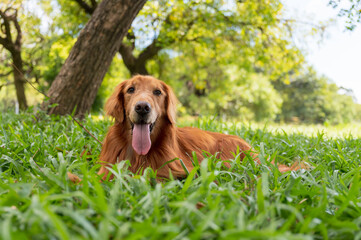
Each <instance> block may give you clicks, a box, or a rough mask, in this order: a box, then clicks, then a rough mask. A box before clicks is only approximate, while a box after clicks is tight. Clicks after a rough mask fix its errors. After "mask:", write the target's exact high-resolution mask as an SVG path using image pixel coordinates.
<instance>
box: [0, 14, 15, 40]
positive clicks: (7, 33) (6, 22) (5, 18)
mask: <svg viewBox="0 0 361 240" xmlns="http://www.w3.org/2000/svg"><path fill="white" fill-rule="evenodd" d="M8 10H9V9H6V10H5V11H4V12H3V11H1V10H0V16H1V18H2V19H3V21H4V22H3V23H2V24H1V31H2V32H3V33H4V34H5V38H6V39H7V40H8V41H9V42H12V38H11V31H10V23H9V18H8V16H7V15H6V12H7V11H8ZM3 27H4V28H3Z"/></svg>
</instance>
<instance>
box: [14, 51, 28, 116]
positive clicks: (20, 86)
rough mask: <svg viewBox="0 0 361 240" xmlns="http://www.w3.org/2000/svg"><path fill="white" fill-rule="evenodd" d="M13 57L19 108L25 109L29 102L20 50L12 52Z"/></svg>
mask: <svg viewBox="0 0 361 240" xmlns="http://www.w3.org/2000/svg"><path fill="white" fill-rule="evenodd" d="M11 54H12V58H13V73H14V84H15V90H16V97H17V99H18V103H19V108H20V109H22V110H25V109H27V108H28V104H27V101H26V96H25V88H24V84H25V80H24V70H23V60H22V58H21V52H20V51H14V52H11Z"/></svg>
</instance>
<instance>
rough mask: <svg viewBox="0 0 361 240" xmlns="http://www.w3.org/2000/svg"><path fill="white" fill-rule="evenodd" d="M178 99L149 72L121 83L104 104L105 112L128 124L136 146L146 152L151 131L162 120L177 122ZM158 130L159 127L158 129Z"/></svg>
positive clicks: (162, 121) (161, 122)
mask: <svg viewBox="0 0 361 240" xmlns="http://www.w3.org/2000/svg"><path fill="white" fill-rule="evenodd" d="M176 103H177V99H176V97H175V95H174V93H173V91H172V89H171V88H170V87H169V86H168V85H167V84H165V83H164V82H162V81H160V80H158V79H155V78H153V77H150V76H140V75H139V76H135V77H133V78H131V79H129V80H126V81H124V82H122V83H120V84H119V85H118V86H117V87H116V89H115V91H114V93H113V94H112V96H111V97H110V98H109V100H108V101H107V103H106V105H105V110H106V113H107V114H108V115H110V116H112V117H114V118H115V120H116V121H117V122H119V123H122V124H124V125H125V126H129V129H130V131H131V132H130V134H132V146H133V149H134V150H135V151H136V152H137V153H138V154H139V155H146V154H147V153H148V152H149V150H150V148H151V135H154V134H157V133H154V132H155V131H154V129H155V127H157V128H158V130H160V131H161V129H160V128H161V126H159V125H160V124H164V123H166V124H175V118H176ZM158 132H159V131H158Z"/></svg>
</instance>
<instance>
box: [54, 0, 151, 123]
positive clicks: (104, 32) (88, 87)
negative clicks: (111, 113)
mask: <svg viewBox="0 0 361 240" xmlns="http://www.w3.org/2000/svg"><path fill="white" fill-rule="evenodd" d="M145 2H146V0H103V1H102V2H101V3H100V4H99V5H98V6H97V8H96V10H95V11H94V13H93V14H92V17H91V19H90V20H89V22H88V23H87V24H86V26H85V28H84V29H83V30H82V31H81V33H80V35H79V37H78V40H77V42H76V43H75V45H74V47H73V48H72V50H71V52H70V54H69V56H68V58H67V59H66V61H65V63H64V65H63V66H62V68H61V70H60V72H59V74H58V76H57V77H56V78H55V80H54V82H53V84H52V85H51V87H50V89H49V92H48V96H49V97H50V100H49V103H48V104H54V103H56V104H58V105H57V106H56V107H54V108H51V109H49V110H48V112H49V113H50V114H60V115H64V114H70V113H72V112H73V111H74V112H75V115H76V116H77V117H80V118H81V117H83V116H84V115H85V114H86V113H87V112H89V110H90V108H91V106H92V104H93V102H94V99H95V96H96V94H97V92H98V88H99V86H100V85H101V83H102V81H103V78H104V76H105V74H106V72H107V70H108V68H109V65H110V63H111V61H112V59H113V57H114V55H115V53H116V52H117V51H118V50H119V46H120V44H121V42H122V40H123V37H124V36H125V35H126V33H127V31H128V29H129V27H130V25H131V23H132V21H133V20H134V18H135V17H136V15H137V14H138V12H139V11H140V9H141V8H142V7H143V5H144V4H145Z"/></svg>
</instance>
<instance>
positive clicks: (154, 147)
mask: <svg viewBox="0 0 361 240" xmlns="http://www.w3.org/2000/svg"><path fill="white" fill-rule="evenodd" d="M176 105H177V98H176V96H175V94H174V92H173V91H172V89H171V88H170V87H169V86H168V85H167V84H165V83H164V82H163V81H161V80H158V79H156V78H153V77H151V76H142V75H137V76H134V77H133V78H131V79H129V80H125V81H123V82H122V83H120V84H119V85H118V86H117V87H116V88H115V91H114V93H113V94H112V95H111V97H110V98H109V99H108V101H107V103H106V105H105V111H106V113H107V114H108V115H110V116H112V117H113V118H114V119H115V123H114V125H113V126H111V127H110V129H109V131H108V133H107V135H106V137H105V141H104V143H103V147H102V150H101V153H100V162H101V164H102V166H101V168H100V170H99V172H98V174H99V175H101V176H102V179H103V180H105V179H107V178H108V177H109V178H110V179H111V178H112V176H111V175H110V176H108V174H109V170H108V168H109V167H111V165H113V164H116V163H117V162H118V161H122V160H129V161H130V164H131V166H130V170H131V171H132V172H133V173H136V172H139V171H141V170H142V169H145V168H147V167H151V168H152V169H153V170H156V171H157V177H159V178H169V173H170V172H171V174H172V175H173V176H174V177H176V178H184V177H185V176H186V173H185V171H184V168H183V167H182V165H181V162H180V161H179V160H178V161H177V160H176V161H171V162H169V161H170V160H172V159H175V158H178V159H182V161H183V162H184V164H185V166H186V168H187V169H188V170H189V171H190V170H192V168H193V167H194V166H193V164H192V160H191V158H192V153H193V152H195V154H196V155H197V158H198V159H199V160H200V161H201V160H202V159H203V155H202V152H203V151H206V152H208V153H210V154H212V155H214V154H217V157H218V158H220V159H221V160H222V161H224V165H225V166H226V167H230V164H229V161H228V160H229V159H234V155H233V154H234V153H236V152H237V151H239V152H240V158H241V159H244V158H245V157H246V155H247V154H249V156H250V157H252V158H253V159H254V161H256V162H257V163H260V161H259V159H258V158H257V153H255V152H254V151H253V149H252V147H251V146H250V145H249V144H248V143H247V142H246V141H245V140H243V139H241V138H240V137H237V136H233V135H227V134H221V133H216V132H209V131H204V130H200V129H198V128H193V127H183V128H178V127H177V126H176ZM167 162H168V163H167ZM162 166H163V167H162ZM278 168H279V170H280V171H281V172H284V171H288V170H296V168H295V167H293V169H292V167H287V166H285V165H279V166H278Z"/></svg>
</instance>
